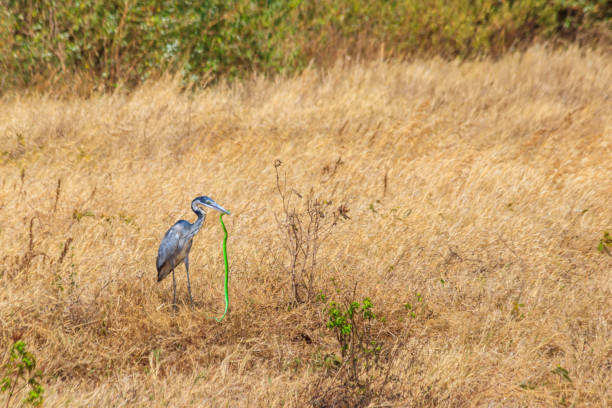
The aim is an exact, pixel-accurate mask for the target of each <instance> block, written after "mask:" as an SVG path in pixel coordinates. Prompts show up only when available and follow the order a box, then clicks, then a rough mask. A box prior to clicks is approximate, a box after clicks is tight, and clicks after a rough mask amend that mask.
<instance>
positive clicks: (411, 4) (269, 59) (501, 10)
mask: <svg viewBox="0 0 612 408" xmlns="http://www.w3.org/2000/svg"><path fill="white" fill-rule="evenodd" d="M611 17H612V6H610V5H609V2H606V1H605V0H574V1H570V0H515V1H511V0H510V1H501V0H477V1H472V0H458V1H450V0H434V1H427V2H426V1H422V0H395V1H383V0H374V1H366V0H350V1H347V0H342V1H341V0H322V1H318V2H305V1H301V0H182V1H170V0H133V1H129V2H127V1H120V0H110V1H102V0H80V1H74V2H61V1H57V0H41V1H37V2H32V1H25V0H8V1H5V2H2V6H0V86H1V87H2V89H7V87H11V86H28V85H31V84H36V83H39V82H42V81H47V80H50V79H51V80H60V79H64V80H69V79H71V78H73V77H74V76H78V77H79V78H81V79H84V80H89V81H90V82H91V84H92V85H94V84H97V83H103V84H105V85H106V86H109V87H111V88H112V87H115V86H117V85H121V84H127V85H136V84H138V83H140V82H142V81H143V80H145V79H147V78H149V77H151V76H154V75H159V74H160V73H161V72H164V71H167V70H169V71H172V72H180V73H181V74H182V76H183V78H184V79H185V81H186V82H188V83H193V82H195V83H198V82H201V81H207V80H209V79H211V78H212V79H214V78H216V77H218V76H227V77H234V76H237V75H241V74H243V73H246V72H251V71H253V70H256V71H260V72H269V73H283V72H289V73H290V72H294V71H296V70H299V69H301V68H302V67H304V66H305V65H306V64H307V63H308V62H309V61H310V60H311V59H314V60H316V61H325V60H333V59H334V58H335V57H336V56H337V54H339V53H344V52H349V53H351V54H360V55H366V56H367V55H371V54H373V53H378V50H379V48H380V46H381V45H383V44H384V46H385V47H386V48H385V49H386V52H385V54H386V55H389V54H395V55H412V54H417V55H430V54H438V55H442V56H447V57H454V56H461V57H469V56H473V55H481V54H489V53H493V54H499V53H502V52H504V51H506V50H508V49H510V48H512V47H514V46H516V45H520V44H523V43H528V42H530V41H532V40H533V39H534V38H537V37H543V38H552V37H555V36H562V37H568V38H572V37H573V36H575V34H576V33H577V32H579V31H580V30H584V29H588V28H590V27H592V26H593V25H594V24H598V23H599V24H603V25H606V28H607V29H609V28H610V21H611Z"/></svg>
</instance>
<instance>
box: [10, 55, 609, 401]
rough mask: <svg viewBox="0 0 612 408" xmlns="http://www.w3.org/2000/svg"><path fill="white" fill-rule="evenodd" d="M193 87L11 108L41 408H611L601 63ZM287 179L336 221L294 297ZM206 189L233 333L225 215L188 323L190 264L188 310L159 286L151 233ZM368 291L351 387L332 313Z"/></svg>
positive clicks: (16, 97) (18, 99)
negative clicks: (218, 208)
mask: <svg viewBox="0 0 612 408" xmlns="http://www.w3.org/2000/svg"><path fill="white" fill-rule="evenodd" d="M179 89H180V87H179V86H178V85H177V84H176V83H175V82H173V81H172V80H168V81H165V82H157V83H152V84H147V85H144V86H142V87H141V88H140V89H138V90H136V91H134V92H132V93H129V94H122V93H120V92H118V93H116V94H114V95H99V96H92V97H90V98H88V99H83V98H78V97H71V96H66V94H64V95H62V96H61V97H57V96H54V95H53V94H10V95H5V96H3V97H2V98H0V248H1V252H0V282H1V287H2V291H1V293H0V344H1V346H2V353H3V352H4V350H6V349H7V348H8V347H9V346H10V344H12V342H13V341H14V340H16V339H22V340H23V341H25V343H26V344H27V346H28V349H29V350H30V351H31V352H32V353H33V354H34V355H35V356H36V358H37V362H38V367H39V368H40V369H42V371H43V372H44V377H43V381H42V384H43V387H44V388H45V393H44V397H45V402H44V405H45V406H48V407H60V406H61V407H93V406H99V407H101V406H112V407H126V406H130V407H131V406H135V407H203V406H211V407H217V406H218V407H247V406H248V407H281V406H283V407H302V406H309V405H312V406H316V407H325V406H330V407H331V406H338V407H340V406H372V407H384V406H393V407H404V406H405V407H429V406H443V407H444V406H445V407H468V406H478V407H481V406H482V407H518V406H525V407H526V406H529V407H538V406H541V407H548V406H568V407H569V406H575V407H583V406H594V407H603V406H609V405H610V404H612V387H610V384H612V256H610V253H609V252H608V251H607V250H606V246H605V244H603V248H602V249H603V250H602V251H600V250H598V245H599V242H600V240H601V239H602V238H603V236H604V232H605V231H612V57H611V56H610V55H609V54H607V53H600V52H595V51H587V50H582V49H577V48H573V49H569V50H565V51H554V52H553V51H550V50H547V49H546V48H544V47H535V48H531V49H529V50H527V51H526V52H524V53H522V54H513V55H508V56H506V57H503V58H502V59H500V60H497V61H492V60H483V61H475V62H463V63H459V62H445V61H442V60H427V61H415V62H411V63H406V62H403V63H399V62H384V61H373V62H367V63H366V62H355V61H345V62H344V63H338V64H337V65H336V66H335V67H334V68H332V69H330V70H327V71H325V72H321V71H317V70H314V69H313V70H307V71H306V72H304V73H302V74H301V75H300V76H298V77H294V78H287V79H278V80H269V79H265V78H258V77H255V78H253V79H251V80H248V81H244V82H241V83H235V84H232V85H227V84H218V85H215V86H211V87H208V88H206V89H204V90H201V91H196V92H192V93H182V92H180V90H179ZM277 159H278V160H280V161H281V162H282V165H281V166H280V167H279V168H278V169H276V168H275V166H274V163H275V160H277ZM276 170H278V171H279V173H280V182H281V188H282V187H283V185H282V183H283V180H284V177H285V175H286V188H285V191H286V198H288V199H290V200H291V201H290V203H289V207H288V211H289V212H291V209H292V206H293V205H295V206H296V209H297V211H298V212H299V211H303V208H304V205H306V204H305V203H306V202H307V200H308V198H309V197H311V199H312V200H313V202H314V200H318V202H315V207H316V206H317V205H318V206H319V207H320V211H321V212H322V213H324V214H325V218H322V219H321V218H319V221H321V222H322V225H321V228H322V231H321V234H323V233H326V234H328V235H327V236H326V239H324V240H323V239H322V238H324V237H323V236H321V237H320V239H319V240H318V244H319V247H318V253H317V263H316V265H315V266H314V268H312V272H313V289H312V294H316V296H314V295H313V296H311V298H310V300H306V296H305V293H306V291H305V288H304V287H301V286H298V294H299V293H300V291H301V295H300V298H301V300H302V302H300V303H298V302H295V296H294V294H293V291H292V279H291V273H290V272H289V270H290V264H291V258H290V256H289V252H288V251H287V249H286V248H287V246H286V244H288V243H290V241H289V240H288V236H287V230H286V229H283V228H284V227H283V223H284V220H285V215H286V214H284V212H283V203H282V200H281V196H280V194H279V191H278V189H277V179H276ZM298 193H299V195H300V196H301V198H300V196H298ZM202 194H205V195H209V196H211V197H213V198H214V199H215V200H216V201H217V202H218V203H219V204H221V205H222V206H224V207H225V208H228V209H230V210H231V212H232V213H231V215H228V216H225V217H224V220H225V223H226V225H227V228H228V230H229V241H228V252H229V261H230V300H231V306H230V313H229V315H228V317H227V318H226V319H225V321H223V322H222V323H217V322H216V321H214V319H212V317H213V316H219V315H220V314H221V313H222V311H223V283H222V282H223V260H222V255H221V246H220V243H221V239H222V237H223V234H222V230H221V227H220V225H219V222H218V215H217V214H216V213H209V215H208V217H207V219H206V222H205V225H204V228H203V229H202V231H201V232H200V234H199V235H197V236H196V238H195V239H194V245H193V248H192V251H191V259H190V262H191V268H190V269H191V271H190V272H191V284H192V290H193V294H194V298H195V300H196V306H195V308H194V309H193V310H192V309H191V308H190V307H189V303H188V295H187V289H186V279H185V273H184V269H183V267H180V268H179V269H178V273H177V280H178V285H177V291H178V294H177V298H178V300H179V309H178V312H177V313H173V311H172V308H171V302H172V282H171V279H166V280H164V281H162V282H161V283H159V284H158V283H157V282H156V276H157V272H156V270H155V258H156V255H157V247H158V245H159V242H160V240H161V237H162V236H163V234H164V233H165V231H166V230H167V228H169V227H170V226H171V225H172V224H173V223H174V222H175V221H177V220H178V219H187V220H189V221H193V220H194V219H195V215H194V214H193V213H192V212H191V210H190V207H189V206H190V202H191V200H192V199H193V198H194V197H195V196H197V195H202ZM339 208H340V210H339ZM317 211H319V210H317ZM334 212H335V214H336V216H337V215H338V213H342V214H340V216H339V217H338V219H337V222H336V224H335V225H333V226H332V225H331V222H332V221H333V214H332V213H334ZM311 214H312V212H311ZM319 214H320V213H319ZM347 217H348V218H347ZM307 219H308V217H305V218H302V222H303V223H304V225H306V222H307ZM324 228H326V229H325V230H323V229H324ZM305 242H306V243H308V242H315V238H313V237H311V238H307V239H306V241H305ZM310 270H311V269H309V268H307V271H310ZM366 297H368V298H370V299H371V301H372V303H373V308H372V310H373V311H374V313H375V314H376V315H377V316H378V318H377V319H375V320H373V321H371V322H369V323H368V322H365V323H364V322H361V323H360V324H361V325H362V328H363V327H366V326H367V328H368V335H369V336H370V337H369V338H372V339H375V340H376V341H377V344H381V345H382V349H381V352H380V353H379V354H378V362H377V364H376V366H375V367H372V368H370V369H366V368H365V367H364V366H363V363H364V362H365V361H366V360H365V358H366V357H363V359H362V360H359V361H358V364H357V366H358V370H361V371H359V372H360V373H361V374H360V375H361V377H360V378H361V380H360V381H361V383H360V384H361V385H359V386H356V385H355V383H350V382H349V381H348V380H347V367H346V365H342V364H341V362H340V358H339V356H340V355H341V349H340V345H339V343H338V341H337V339H336V337H335V335H334V333H333V331H332V330H330V329H328V328H327V327H326V322H327V320H328V315H327V313H328V312H327V310H328V308H329V302H330V301H335V302H339V303H343V302H347V301H353V300H356V301H362V300H363V299H364V298H366ZM0 355H3V354H0ZM334 356H335V357H334ZM385 380H386V381H385ZM351 384H352V385H351ZM364 384H365V385H364ZM23 392H25V391H22V394H21V395H19V396H18V399H23V398H24V395H25V394H23ZM5 395H6V394H1V395H0V397H1V398H5ZM2 401H4V399H2V400H0V402H2Z"/></svg>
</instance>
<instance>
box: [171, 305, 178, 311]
mask: <svg viewBox="0 0 612 408" xmlns="http://www.w3.org/2000/svg"><path fill="white" fill-rule="evenodd" d="M172 310H173V311H174V312H175V313H176V312H178V306H177V305H176V303H174V304H173V305H172Z"/></svg>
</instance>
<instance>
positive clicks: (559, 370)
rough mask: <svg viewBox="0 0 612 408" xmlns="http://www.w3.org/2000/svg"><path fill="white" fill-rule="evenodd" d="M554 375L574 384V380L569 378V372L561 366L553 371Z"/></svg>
mask: <svg viewBox="0 0 612 408" xmlns="http://www.w3.org/2000/svg"><path fill="white" fill-rule="evenodd" d="M552 373H553V374H557V375H558V376H559V377H561V378H563V379H564V380H565V381H569V382H572V379H571V378H570V376H569V371H567V370H566V369H565V368H563V367H561V366H557V368H555V369H554V370H552Z"/></svg>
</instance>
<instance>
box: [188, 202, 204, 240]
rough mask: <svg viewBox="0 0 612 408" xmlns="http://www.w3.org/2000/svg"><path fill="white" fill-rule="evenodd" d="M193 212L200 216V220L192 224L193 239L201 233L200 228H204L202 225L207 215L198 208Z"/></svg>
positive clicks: (191, 233)
mask: <svg viewBox="0 0 612 408" xmlns="http://www.w3.org/2000/svg"><path fill="white" fill-rule="evenodd" d="M192 210H193V212H194V213H196V215H197V216H198V219H197V220H195V222H194V223H193V224H191V232H190V235H191V236H192V237H193V236H194V235H195V234H197V233H198V232H199V231H200V228H202V224H204V219H205V218H206V213H205V212H204V211H202V210H201V209H200V208H198V207H193V208H192Z"/></svg>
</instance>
